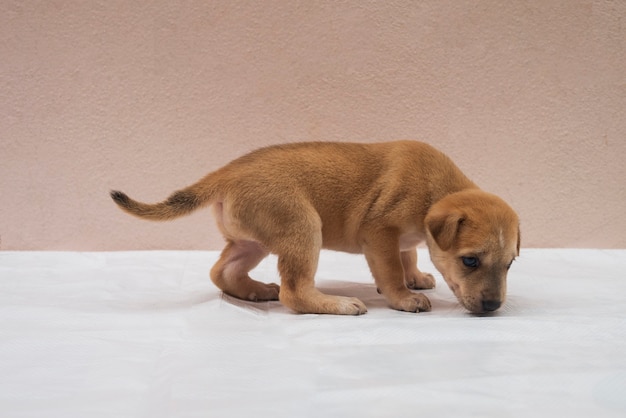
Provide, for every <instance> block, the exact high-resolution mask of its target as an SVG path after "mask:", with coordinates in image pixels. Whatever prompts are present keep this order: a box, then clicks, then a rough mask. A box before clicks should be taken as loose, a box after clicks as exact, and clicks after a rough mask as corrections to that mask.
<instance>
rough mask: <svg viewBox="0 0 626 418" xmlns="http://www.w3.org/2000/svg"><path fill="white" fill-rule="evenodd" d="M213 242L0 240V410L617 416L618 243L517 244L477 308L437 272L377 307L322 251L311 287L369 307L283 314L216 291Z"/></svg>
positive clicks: (621, 327) (624, 261) (348, 259)
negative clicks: (125, 245)
mask: <svg viewBox="0 0 626 418" xmlns="http://www.w3.org/2000/svg"><path fill="white" fill-rule="evenodd" d="M217 256H218V253H216V252H119V253H44V252H0V416H1V417H6V418H16V417H46V418H52V417H60V418H72V417H76V418H79V417H80V418H86V417H89V418H94V417H107V418H113V417H115V418H122V417H146V418H147V417H149V418H159V417H248V416H257V417H339V416H342V417H399V416H403V417H412V416H424V417H446V416H449V417H465V416H468V417H469V416H476V417H481V418H483V417H504V416H507V417H529V416H532V417H593V418H599V417H626V303H625V302H626V277H625V272H626V250H624V251H622V250H614V251H607V250H524V251H523V252H522V255H521V256H520V257H519V258H518V260H517V261H516V262H515V263H514V265H513V267H512V268H511V272H510V275H509V292H508V295H509V296H508V301H507V303H506V305H505V306H504V307H503V308H502V309H501V310H500V311H499V312H497V313H496V314H493V315H486V316H475V315H471V314H468V313H466V312H465V311H464V310H463V309H462V308H461V307H460V306H459V304H458V303H457V302H456V300H455V299H454V297H453V295H452V293H451V291H450V290H449V289H448V288H447V286H446V285H445V283H444V282H443V281H442V279H441V276H440V275H438V274H435V275H436V277H437V289H436V290H432V291H427V292H426V293H427V294H428V296H429V297H430V298H431V301H432V304H433V310H432V312H429V313H420V314H411V313H403V312H397V311H393V310H391V309H389V308H387V306H386V304H385V300H384V299H383V297H382V296H381V295H379V294H378V293H377V292H376V287H375V285H374V283H373V280H372V279H371V276H370V273H369V270H368V268H367V265H366V264H365V261H364V259H363V258H362V257H360V256H353V255H346V254H340V253H333V252H324V253H323V254H322V257H321V261H320V267H319V270H318V275H317V284H318V287H319V288H321V289H322V290H324V291H326V292H328V293H332V294H339V295H352V296H357V297H359V298H361V300H363V301H364V302H365V303H366V305H367V306H368V309H369V312H368V313H367V314H366V315H363V316H360V317H339V316H324V315H297V314H294V313H292V312H290V311H289V310H288V309H286V308H284V307H282V306H281V305H280V304H279V303H278V302H266V303H258V304H255V303H246V302H242V301H238V300H234V299H232V298H230V297H227V296H224V295H223V294H222V293H221V292H220V291H219V290H218V289H217V288H215V286H214V285H213V284H212V283H211V282H210V280H209V279H208V271H209V269H210V267H211V265H212V263H213V262H214V261H215V260H216V259H217ZM275 261H276V260H275V259H273V258H268V259H267V260H265V261H264V262H263V263H262V264H261V265H260V266H259V267H258V268H257V269H256V270H255V271H254V277H255V278H257V279H259V280H262V281H266V282H271V281H277V280H278V279H277V272H276V268H275ZM419 264H420V267H421V268H422V270H423V271H430V272H433V273H435V270H434V268H433V267H432V264H431V263H430V261H429V259H428V255H427V253H426V251H425V250H420V261H419Z"/></svg>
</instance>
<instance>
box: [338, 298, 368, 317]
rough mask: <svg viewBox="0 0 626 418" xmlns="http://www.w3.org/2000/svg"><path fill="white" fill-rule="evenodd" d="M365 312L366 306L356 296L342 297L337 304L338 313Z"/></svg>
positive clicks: (361, 313)
mask: <svg viewBox="0 0 626 418" xmlns="http://www.w3.org/2000/svg"><path fill="white" fill-rule="evenodd" d="M366 312H367V307H366V306H365V304H364V303H363V302H361V300H359V299H357V298H348V297H342V298H341V299H340V301H339V303H338V304H337V312H336V314H338V315H363V314H364V313H366Z"/></svg>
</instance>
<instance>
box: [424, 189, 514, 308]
mask: <svg viewBox="0 0 626 418" xmlns="http://www.w3.org/2000/svg"><path fill="white" fill-rule="evenodd" d="M425 224H426V242H427V244H428V249H429V252H430V257H431V259H432V261H433V264H434V265H435V267H436V268H437V270H439V272H441V274H442V275H443V277H444V279H445V281H446V283H448V286H450V289H451V290H452V292H454V294H455V295H456V297H457V299H458V300H459V302H460V303H461V304H462V305H463V306H464V307H465V308H466V309H467V310H469V311H470V312H473V313H483V312H490V311H495V310H496V309H498V308H499V307H500V306H501V305H502V304H503V303H504V300H505V298H506V276H507V272H508V270H509V267H510V266H511V263H512V262H513V260H514V259H515V257H516V256H517V255H519V248H520V233H519V219H518V217H517V215H516V214H515V212H514V211H513V209H511V207H510V206H509V205H507V204H506V202H504V201H503V200H502V199H500V198H499V197H497V196H494V195H492V194H489V193H486V192H483V191H482V190H479V189H472V190H464V191H461V192H457V193H454V194H451V195H448V196H446V197H444V198H443V199H441V200H440V201H438V202H437V203H435V204H434V205H433V206H432V207H431V208H430V210H429V211H428V214H427V215H426V219H425Z"/></svg>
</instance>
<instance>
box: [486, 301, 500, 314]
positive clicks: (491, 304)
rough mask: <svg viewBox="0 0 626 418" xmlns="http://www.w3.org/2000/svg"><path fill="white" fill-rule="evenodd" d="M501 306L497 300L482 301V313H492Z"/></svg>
mask: <svg viewBox="0 0 626 418" xmlns="http://www.w3.org/2000/svg"><path fill="white" fill-rule="evenodd" d="M500 306H502V302H501V301H499V300H483V311H485V312H493V311H495V310H496V309H498V308H499V307H500Z"/></svg>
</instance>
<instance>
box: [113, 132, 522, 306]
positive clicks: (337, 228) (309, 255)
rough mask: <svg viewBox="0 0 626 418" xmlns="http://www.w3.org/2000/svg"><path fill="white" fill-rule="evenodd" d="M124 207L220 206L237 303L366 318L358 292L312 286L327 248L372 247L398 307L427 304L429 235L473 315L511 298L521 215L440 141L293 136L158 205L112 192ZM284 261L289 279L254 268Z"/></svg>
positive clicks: (372, 262)
mask: <svg viewBox="0 0 626 418" xmlns="http://www.w3.org/2000/svg"><path fill="white" fill-rule="evenodd" d="M111 197H112V198H113V200H114V201H115V202H116V203H117V204H118V205H119V206H120V207H121V208H122V209H123V210H125V211H126V212H128V213H130V214H132V215H135V216H138V217H140V218H144V219H150V220H167V219H173V218H176V217H179V216H182V215H185V214H188V213H190V212H191V211H193V210H195V209H197V208H199V207H202V206H206V205H211V206H212V208H213V211H214V215H215V218H216V220H217V224H218V226H219V228H220V230H221V232H222V234H223V235H224V237H225V238H226V241H227V244H226V247H225V248H224V250H223V251H222V254H221V256H220V259H219V260H218V262H217V263H216V264H215V266H214V267H213V268H212V270H211V279H212V280H213V282H214V283H215V284H216V285H217V286H218V287H219V288H220V289H222V290H223V291H224V292H225V293H227V294H229V295H232V296H235V297H237V298H241V299H245V300H252V301H261V300H276V299H280V301H281V302H282V303H283V304H285V305H286V306H288V307H290V308H291V309H293V310H295V311H297V312H301V313H327V314H340V315H358V314H363V313H365V312H366V311H367V308H366V307H365V305H364V304H363V302H361V301H360V300H359V299H356V298H348V297H340V296H330V295H326V294H323V293H321V292H320V291H318V290H317V289H316V288H315V286H314V276H315V271H316V269H317V262H318V257H319V253H320V250H321V249H322V248H327V249H331V250H338V251H346V252H350V253H363V254H365V258H366V259H367V262H368V264H369V267H370V269H371V271H372V274H373V276H374V280H375V281H376V285H377V286H378V288H379V290H380V291H381V293H382V294H383V295H384V296H385V297H386V299H387V301H388V302H389V304H390V305H391V307H392V308H394V309H398V310H402V311H410V312H419V311H429V310H430V307H431V306H430V301H429V300H428V298H427V297H426V296H424V295H423V294H421V293H414V292H412V291H411V290H409V288H411V289H429V288H432V287H434V286H435V280H434V278H433V276H432V275H430V274H425V273H422V272H421V271H419V270H418V268H417V252H416V250H415V247H416V245H417V244H418V243H419V242H421V241H423V240H426V243H427V245H428V248H429V251H430V254H431V258H432V261H433V263H434V264H435V266H436V267H437V269H438V270H439V271H440V272H441V273H442V274H443V277H444V278H445V280H446V282H447V283H448V285H449V286H450V288H451V289H452V291H453V292H454V294H455V295H456V297H457V298H458V300H459V301H460V302H461V304H462V305H463V306H464V307H465V308H466V309H468V310H469V311H471V312H474V313H481V312H486V311H494V310H496V309H498V308H499V307H500V305H501V304H502V303H503V302H504V299H505V293H506V275H507V270H508V268H509V266H510V265H511V262H512V261H513V259H514V258H515V256H516V255H517V254H518V253H519V245H520V236H519V220H518V217H517V215H516V214H515V212H514V211H513V210H512V209H511V208H510V207H509V206H508V205H507V204H506V203H505V202H504V201H503V200H501V199H500V198H498V197H496V196H494V195H491V194H489V193H486V192H483V191H482V190H480V189H478V187H477V186H476V185H475V184H474V183H472V182H471V181H470V180H469V179H468V178H467V177H465V176H464V175H463V173H461V171H460V170H459V169H458V168H457V167H456V166H455V165H454V163H453V162H452V161H451V160H450V159H449V158H448V157H447V156H445V155H444V154H443V153H441V152H439V151H437V150H436V149H434V148H433V147H431V146H429V145H427V144H424V143H421V142H415V141H398V142H388V143H378V144H351V143H328V142H316V143H296V144H286V145H278V146H271V147H267V148H262V149H259V150H257V151H254V152H252V153H250V154H248V155H245V156H243V157H241V158H238V159H236V160H234V161H232V162H231V163H229V164H227V165H226V166H224V167H222V168H221V169H219V170H217V171H214V172H212V173H210V174H208V175H207V176H205V177H204V178H203V179H201V180H200V181H198V182H197V183H195V184H193V185H191V186H189V187H187V188H185V189H182V190H180V191H177V192H174V193H173V194H172V195H171V196H170V197H169V198H168V199H166V200H165V201H163V202H161V203H157V204H153V205H150V204H145V203H140V202H137V201H135V200H132V199H130V198H129V197H128V196H126V195H125V194H124V193H121V192H117V191H114V192H111ZM269 253H273V254H276V255H277V256H278V269H279V272H280V276H281V286H280V287H279V286H278V285H276V284H265V283H261V282H258V281H256V280H253V279H251V278H250V276H249V275H248V272H249V271H250V270H252V269H253V268H254V267H255V266H256V265H257V264H258V263H259V262H260V261H261V260H262V259H263V258H264V257H265V256H267V255H268V254H269Z"/></svg>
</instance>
